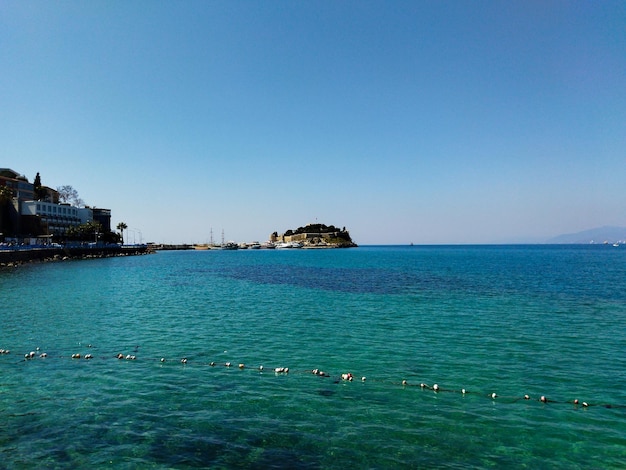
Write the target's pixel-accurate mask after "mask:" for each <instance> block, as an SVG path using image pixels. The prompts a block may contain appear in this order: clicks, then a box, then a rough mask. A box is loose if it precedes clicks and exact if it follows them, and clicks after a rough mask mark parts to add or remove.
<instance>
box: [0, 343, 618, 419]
mask: <svg viewBox="0 0 626 470" xmlns="http://www.w3.org/2000/svg"><path fill="white" fill-rule="evenodd" d="M87 347H88V348H91V347H92V346H91V345H89V346H87ZM138 348H139V347H138V346H137V347H135V351H134V352H137V350H138ZM11 354H12V353H11V350H9V349H0V355H4V356H6V355H11ZM55 357H56V358H58V359H71V360H75V361H78V360H83V361H89V360H92V359H100V360H104V359H117V360H119V361H135V360H137V356H136V354H123V353H118V354H115V355H112V356H98V357H95V356H94V355H93V354H91V353H87V354H81V353H73V354H71V355H69V356H55ZM37 359H41V360H49V359H50V358H49V356H48V353H46V352H41V351H40V348H36V350H35V351H29V352H28V353H25V354H24V356H23V359H21V360H20V362H30V361H33V360H37ZM143 361H150V362H158V363H160V364H165V363H170V362H172V361H174V363H176V362H178V363H180V364H181V365H182V366H186V365H187V364H188V363H189V362H190V361H189V359H188V357H185V356H183V357H181V358H178V359H174V360H172V359H166V358H165V357H161V358H147V359H146V358H144V359H143ZM194 364H198V365H200V366H208V367H224V368H237V369H239V370H244V369H245V370H254V371H257V372H273V373H274V374H275V375H276V376H278V375H294V374H312V375H315V376H318V377H321V378H329V379H333V380H334V382H335V383H340V382H353V381H359V382H363V383H364V382H375V383H384V384H389V385H394V386H399V387H402V388H409V387H415V388H418V389H420V390H424V391H426V390H429V391H432V392H433V393H453V394H460V395H462V396H466V395H470V394H471V395H474V396H482V397H485V398H487V399H490V400H492V401H496V400H497V401H501V402H508V403H515V402H530V401H536V402H539V403H543V404H569V405H573V406H574V408H590V407H601V408H610V409H612V408H626V405H619V404H608V403H593V402H587V401H581V400H579V399H578V398H574V399H571V400H565V401H561V400H556V399H552V398H548V397H547V396H546V395H540V396H538V397H534V396H533V397H531V395H528V394H525V395H521V396H501V395H498V394H497V393H496V392H488V393H485V392H479V391H474V390H471V391H470V390H467V389H465V388H461V389H450V388H443V387H441V386H440V385H439V384H437V383H434V384H432V385H430V384H427V383H424V382H421V383H413V382H409V381H408V380H406V379H402V380H396V381H394V380H389V379H369V378H368V377H366V376H361V377H360V378H355V376H354V375H353V374H352V373H351V372H343V373H340V374H330V373H329V372H326V371H323V370H321V369H307V370H301V371H292V370H290V369H289V367H284V366H281V367H270V368H265V367H264V366H263V365H258V366H248V365H246V364H244V363H238V364H236V365H235V364H233V363H232V362H219V363H218V362H215V361H211V362H194Z"/></svg>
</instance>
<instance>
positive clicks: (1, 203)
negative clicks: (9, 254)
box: [0, 186, 13, 235]
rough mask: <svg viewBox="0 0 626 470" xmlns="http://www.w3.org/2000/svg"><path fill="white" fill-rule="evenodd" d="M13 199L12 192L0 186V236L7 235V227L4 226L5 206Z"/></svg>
mask: <svg viewBox="0 0 626 470" xmlns="http://www.w3.org/2000/svg"><path fill="white" fill-rule="evenodd" d="M12 198H13V191H11V188H8V187H6V186H0V235H3V234H6V233H7V227H6V226H5V218H6V217H5V214H6V212H7V205H8V204H9V201H11V199H12Z"/></svg>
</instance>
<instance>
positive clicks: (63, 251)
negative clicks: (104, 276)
mask: <svg viewBox="0 0 626 470" xmlns="http://www.w3.org/2000/svg"><path fill="white" fill-rule="evenodd" d="M150 253H154V250H152V249H150V248H149V247H148V246H146V245H139V246H119V245H114V246H102V247H98V246H96V247H52V248H20V249H3V250H0V267H16V266H20V265H22V264H27V263H40V262H50V261H68V260H79V259H93V258H110V257H113V256H136V255H145V254H150Z"/></svg>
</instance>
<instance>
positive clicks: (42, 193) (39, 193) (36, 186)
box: [33, 172, 48, 201]
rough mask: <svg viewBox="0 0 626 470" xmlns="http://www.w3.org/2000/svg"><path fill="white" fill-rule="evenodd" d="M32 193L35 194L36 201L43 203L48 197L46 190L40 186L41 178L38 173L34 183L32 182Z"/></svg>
mask: <svg viewBox="0 0 626 470" xmlns="http://www.w3.org/2000/svg"><path fill="white" fill-rule="evenodd" d="M33 192H34V193H35V194H34V195H35V200H36V201H43V200H44V199H45V198H46V196H47V195H48V193H47V192H46V190H45V189H44V188H43V186H42V185H41V176H39V172H37V175H36V176H35V181H33Z"/></svg>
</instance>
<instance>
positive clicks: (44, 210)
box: [21, 201, 93, 236]
mask: <svg viewBox="0 0 626 470" xmlns="http://www.w3.org/2000/svg"><path fill="white" fill-rule="evenodd" d="M21 215H22V216H32V217H35V218H38V219H39V220H40V223H41V225H42V226H43V227H45V228H46V232H47V233H49V234H51V235H57V236H63V235H65V234H66V233H67V229H68V228H69V227H70V226H73V225H81V224H85V223H87V222H91V221H92V220H93V210H92V209H91V208H88V207H74V206H70V205H69V204H55V203H52V202H44V201H24V202H22V211H21Z"/></svg>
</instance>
